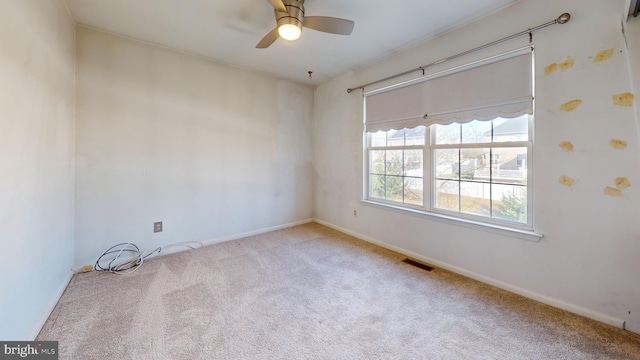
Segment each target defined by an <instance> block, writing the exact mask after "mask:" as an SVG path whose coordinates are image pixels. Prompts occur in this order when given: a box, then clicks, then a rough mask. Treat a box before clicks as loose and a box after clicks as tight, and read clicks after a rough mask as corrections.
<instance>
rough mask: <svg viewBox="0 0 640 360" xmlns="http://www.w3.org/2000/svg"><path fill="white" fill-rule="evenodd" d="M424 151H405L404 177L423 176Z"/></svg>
mask: <svg viewBox="0 0 640 360" xmlns="http://www.w3.org/2000/svg"><path fill="white" fill-rule="evenodd" d="M423 163H424V162H423V161H422V150H405V151H404V176H413V177H422V176H423Z"/></svg>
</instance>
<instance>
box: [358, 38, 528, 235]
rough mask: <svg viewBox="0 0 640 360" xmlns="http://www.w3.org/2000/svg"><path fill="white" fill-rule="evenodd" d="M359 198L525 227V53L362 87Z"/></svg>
mask: <svg viewBox="0 0 640 360" xmlns="http://www.w3.org/2000/svg"><path fill="white" fill-rule="evenodd" d="M364 104H365V133H366V144H365V145H366V152H365V154H366V157H367V158H366V162H365V164H366V166H365V167H366V170H365V174H366V178H367V181H366V185H365V186H366V189H365V194H366V199H367V200H369V201H372V202H376V203H380V204H387V205H393V206H395V207H402V208H408V209H412V210H418V211H424V212H427V213H439V214H444V215H448V216H453V217H456V218H464V219H469V220H473V221H476V222H483V223H489V224H496V225H501V226H506V227H511V228H516V229H524V230H533V221H532V216H531V214H532V204H531V201H530V199H531V198H532V196H531V195H532V190H531V189H532V187H531V179H532V176H531V174H530V171H529V170H528V167H529V166H530V165H531V164H532V150H533V138H532V126H531V124H533V65H532V49H531V48H526V49H519V50H515V51H512V52H510V53H506V54H502V55H499V56H495V57H492V58H490V59H486V60H483V61H478V62H474V63H471V64H469V65H467V66H461V67H457V68H455V69H452V70H451V71H444V72H441V73H437V74H432V75H427V76H426V77H425V79H420V80H417V81H413V82H407V83H403V84H398V85H397V86H392V87H388V88H383V89H379V90H374V91H371V92H368V93H365V97H364Z"/></svg>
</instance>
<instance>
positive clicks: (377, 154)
mask: <svg viewBox="0 0 640 360" xmlns="http://www.w3.org/2000/svg"><path fill="white" fill-rule="evenodd" d="M385 153H386V151H384V150H373V151H371V152H370V156H369V158H370V160H371V163H370V164H369V172H370V173H372V174H384V154H385Z"/></svg>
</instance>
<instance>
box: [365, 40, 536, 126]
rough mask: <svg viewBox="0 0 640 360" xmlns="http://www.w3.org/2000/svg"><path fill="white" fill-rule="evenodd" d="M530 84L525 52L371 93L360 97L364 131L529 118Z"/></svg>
mask: <svg viewBox="0 0 640 360" xmlns="http://www.w3.org/2000/svg"><path fill="white" fill-rule="evenodd" d="M532 82H533V79H532V50H531V49H530V48H526V49H521V50H516V51H512V52H510V53H507V54H503V55H500V56H496V57H492V58H490V59H485V60H482V61H478V62H474V63H472V64H468V65H465V66H461V67H457V68H455V69H452V70H449V71H444V72H440V73H436V74H433V75H430V76H426V77H425V78H424V79H420V80H419V82H415V81H414V82H410V83H405V84H399V85H396V86H391V87H387V88H383V89H380V90H376V91H373V92H370V93H367V94H365V111H366V113H365V114H366V115H365V116H366V121H365V124H366V131H367V132H376V131H380V130H385V131H386V130H390V129H396V130H399V129H403V128H413V127H416V126H419V125H425V126H429V125H432V124H441V125H443V124H449V123H452V122H460V123H462V122H468V121H472V120H490V119H493V118H496V117H503V118H513V117H518V116H521V115H524V114H533V83H532ZM425 115H426V116H425Z"/></svg>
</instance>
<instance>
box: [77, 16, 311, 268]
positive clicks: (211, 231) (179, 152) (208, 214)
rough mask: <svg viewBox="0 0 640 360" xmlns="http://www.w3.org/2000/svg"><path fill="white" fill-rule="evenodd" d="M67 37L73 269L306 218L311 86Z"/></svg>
mask: <svg viewBox="0 0 640 360" xmlns="http://www.w3.org/2000/svg"><path fill="white" fill-rule="evenodd" d="M76 36H77V64H78V65H77V66H78V75H77V89H78V91H77V92H78V99H77V137H76V139H77V140H76V155H77V158H76V208H75V209H76V224H75V225H76V226H75V231H76V232H75V238H76V254H75V264H76V265H83V264H93V263H94V262H95V260H96V258H97V257H98V256H99V255H100V254H101V253H102V252H103V251H104V250H106V249H107V248H108V247H110V246H112V245H115V244H117V243H120V242H133V243H135V244H137V245H138V246H140V247H141V248H142V249H149V250H151V249H152V248H153V247H156V246H161V245H166V244H171V243H176V242H182V241H216V240H217V239H225V238H228V237H232V236H235V235H238V234H243V233H247V232H253V231H260V230H261V229H268V228H272V227H277V226H282V225H285V224H290V223H293V222H298V221H304V220H308V219H311V218H312V217H313V170H312V163H311V161H312V157H311V145H310V144H311V133H310V130H311V115H312V104H313V89H312V88H311V87H307V86H304V85H298V84H294V83H291V82H288V81H282V80H277V79H274V78H271V77H267V76H265V75H261V74H258V73H255V72H251V71H245V70H241V69H237V68H233V67H229V66H225V65H219V64H215V63H213V62H209V61H206V60H203V59H199V58H196V57H193V56H189V55H185V54H181V53H178V52H174V51H171V50H167V49H163V48H159V47H154V46H150V45H146V44H143V43H140V42H135V41H131V40H127V39H124V38H120V37H116V36H112V35H109V34H106V33H102V32H98V31H95V30H91V29H87V28H83V27H79V28H78V30H77V35H76ZM155 221H163V222H164V231H163V232H162V233H159V234H153V222H155Z"/></svg>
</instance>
